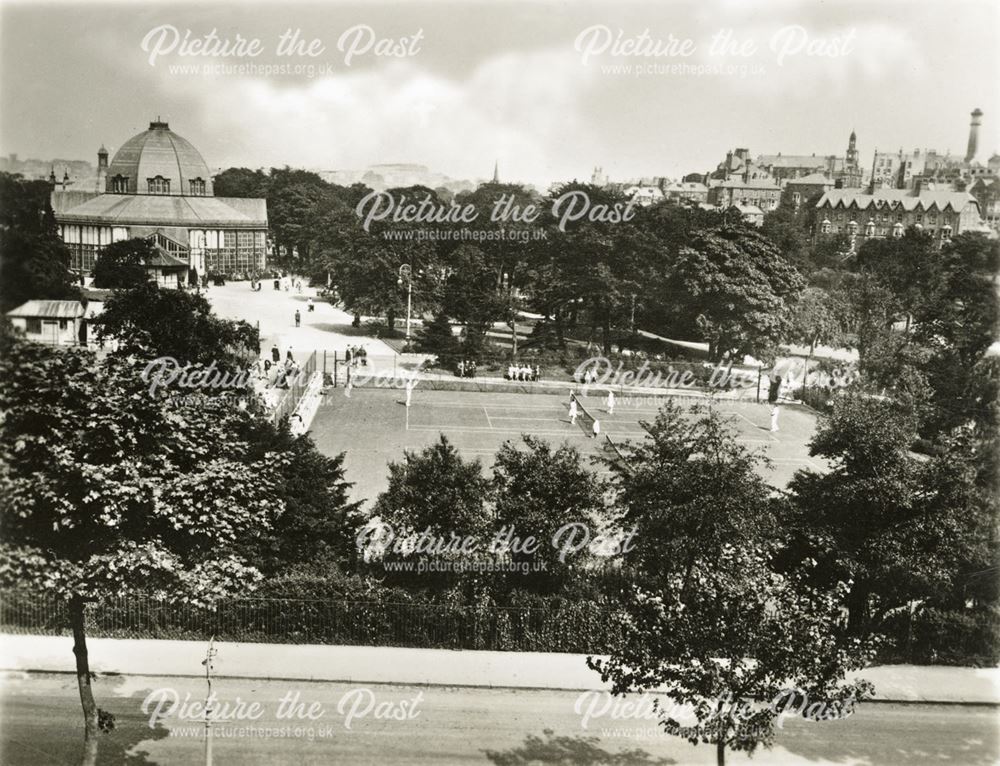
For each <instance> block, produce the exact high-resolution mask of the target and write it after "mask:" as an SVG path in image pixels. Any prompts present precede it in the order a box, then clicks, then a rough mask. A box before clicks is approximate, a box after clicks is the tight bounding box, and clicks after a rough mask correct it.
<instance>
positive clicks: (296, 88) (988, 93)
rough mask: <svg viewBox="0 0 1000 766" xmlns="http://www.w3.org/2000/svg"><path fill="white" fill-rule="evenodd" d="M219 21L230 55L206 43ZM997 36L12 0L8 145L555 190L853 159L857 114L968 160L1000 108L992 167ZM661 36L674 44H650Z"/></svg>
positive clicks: (580, 14) (884, 1)
mask: <svg viewBox="0 0 1000 766" xmlns="http://www.w3.org/2000/svg"><path fill="white" fill-rule="evenodd" d="M213 30H214V33H215V35H216V37H217V38H220V39H221V40H222V41H223V42H225V43H228V44H229V46H230V50H229V51H221V50H215V51H210V52H212V53H215V54H222V53H228V55H214V56H204V55H199V54H198V51H197V48H196V45H197V41H203V40H204V39H205V37H206V36H207V35H209V34H210V33H212V32H213ZM296 30H299V39H301V40H302V41H303V44H302V46H301V47H300V48H298V49H295V50H292V51H291V52H290V54H291V55H284V56H279V55H278V52H277V47H278V43H279V39H280V38H281V36H282V35H283V34H284V33H286V32H289V31H292V32H294V31H296ZM351 30H354V31H351ZM998 36H1000V3H997V2H995V1H994V0H960V1H958V2H956V1H955V0H935V2H926V0H915V1H913V0H910V1H907V2H902V0H900V1H899V2H895V1H890V0H881V1H874V0H865V1H864V2H850V1H849V0H847V1H845V0H840V1H838V2H812V1H808V2H807V1H805V0H803V1H801V2H791V1H789V0H770V1H769V2H762V1H760V0H758V1H757V2H745V1H744V0H697V1H696V2H655V3H654V2H641V3H630V2H620V1H616V2H612V1H610V0H609V1H608V2H600V3H574V2H538V0H534V1H533V2H530V3H529V2H522V3H516V2H466V3H451V2H413V1H412V0H410V1H408V2H396V3H390V2H365V3H363V4H361V3H323V4H318V3H313V4H300V5H297V4H292V3H278V2H273V3H263V2H255V3H241V4H238V5H237V4H232V5H221V4H212V3H206V2H201V3H197V4H187V3H182V2H170V3H155V4H143V3H135V2H130V3H128V4H125V3H113V4H94V3H82V2H76V3H67V4H59V3H39V2H31V3H27V2H24V3H11V2H2V4H0V153H3V154H8V153H12V152H15V153H17V154H19V155H20V156H21V157H22V158H24V157H39V158H46V159H47V158H52V157H61V158H70V159H75V158H80V159H89V160H91V161H93V157H94V154H95V152H96V149H97V147H98V146H99V145H100V144H101V143H104V144H105V145H106V146H107V147H108V148H109V149H110V150H111V151H112V152H114V150H115V149H116V148H117V147H118V146H120V145H121V144H122V143H123V142H124V141H125V140H127V139H128V138H129V137H130V136H132V135H133V134H135V133H137V132H139V131H141V130H143V129H145V128H146V127H147V124H148V123H149V121H150V120H152V119H155V118H156V117H157V116H158V115H159V116H161V117H162V118H163V119H164V120H168V121H169V122H170V125H171V128H173V129H174V130H175V131H176V132H178V133H179V134H180V135H182V136H184V137H185V138H187V139H189V140H190V141H191V142H192V143H194V144H195V146H197V147H198V148H199V149H200V150H201V151H202V154H203V155H204V156H205V158H206V160H207V161H208V163H209V165H210V166H213V167H226V166H230V165H245V166H249V167H269V166H273V165H285V164H288V165H292V166H303V167H309V168H313V169H320V170H334V169H356V168H364V167H366V166H368V165H371V164H376V163H393V162H414V163H421V164H425V165H428V166H429V167H431V168H432V169H434V170H438V171H440V172H443V173H446V174H448V175H451V176H453V177H456V178H483V177H486V176H488V175H490V174H491V173H492V168H493V163H494V160H498V161H499V164H500V170H501V176H502V177H503V178H504V180H521V181H526V182H531V183H535V184H538V185H539V186H542V187H545V186H547V185H548V183H549V182H551V181H553V180H565V179H570V178H580V179H584V178H589V176H590V173H591V171H592V170H593V168H594V166H596V165H600V166H603V168H604V169H605V171H606V172H607V173H608V174H609V175H610V176H611V178H613V179H615V178H619V179H625V178H630V177H635V176H639V175H668V176H678V175H680V174H683V173H686V172H694V171H698V172H704V171H706V170H708V169H711V168H714V167H715V165H716V164H717V163H718V162H719V161H720V160H721V159H722V157H723V156H724V155H725V152H726V150H727V149H729V148H733V147H736V146H740V147H748V148H750V150H751V151H752V152H753V153H754V154H757V153H777V152H779V151H780V152H783V153H787V154H793V153H799V154H811V153H813V152H815V153H817V154H829V153H834V152H836V153H838V154H843V150H844V147H845V145H846V142H847V136H848V134H849V133H850V131H851V129H852V128H853V129H855V130H856V131H857V133H858V140H859V147H860V149H861V152H862V158H863V160H865V161H867V162H870V161H871V152H872V151H873V150H874V149H876V148H878V149H882V150H896V149H899V148H900V147H903V148H906V149H907V150H912V149H914V148H917V147H920V148H936V149H938V150H939V151H945V150H951V151H952V152H953V153H959V154H963V153H964V151H965V145H966V141H967V137H968V123H969V112H970V111H971V110H972V109H973V108H976V107H979V108H981V109H982V110H983V112H984V113H985V117H984V124H983V130H982V133H981V140H980V155H979V156H980V158H981V159H985V158H986V157H988V156H989V155H990V154H992V153H993V152H995V151H998V150H1000V93H998V89H997V88H996V72H997V71H998V70H1000V61H998V50H1000V46H998V42H1000V40H998ZM237 37H240V38H242V39H243V40H244V41H253V40H256V41H258V42H257V43H256V50H257V51H258V52H257V54H256V55H250V53H252V50H250V51H248V49H247V46H248V44H245V45H244V48H243V50H242V51H240V50H235V49H234V48H236V47H237V46H236V42H237ZM185 38H186V39H187V41H188V46H187V47H186V48H185V47H184V45H183V43H184V40H185ZM313 40H316V41H318V42H316V43H312V44H313V46H314V47H313V48H312V53H313V54H316V55H309V52H308V50H307V49H308V46H309V44H310V43H311V42H312V41H313ZM713 40H714V41H715V42H716V45H717V48H716V50H715V51H713V50H712V43H713ZM644 41H648V42H646V43H645V46H646V48H645V49H643V44H644ZM192 42H194V43H195V44H194V45H192V44H191V43H192ZM722 43H727V44H726V45H725V48H724V50H722V51H720V50H719V49H718V46H719V45H721V44H722ZM616 46H617V47H616ZM203 47H204V46H203ZM650 47H658V49H659V51H660V53H661V54H663V55H659V56H650V55H634V53H642V54H645V53H649V52H650V51H649V48H650ZM352 49H353V50H355V53H354V54H353V55H352V56H351V58H350V61H348V60H347V58H348V57H347V54H348V52H349V51H351V50H352ZM636 49H638V50H636ZM630 50H631V51H633V53H630ZM376 51H379V52H380V53H383V54H392V53H399V52H402V53H404V54H405V55H400V56H396V55H376ZM241 52H242V53H243V54H245V55H242V56H241V55H237V54H238V53H241ZM220 67H230V68H237V67H244V70H243V71H242V72H240V71H234V69H221V68H220ZM250 67H256V71H251V70H250V69H249V68H250ZM266 67H284V69H283V70H282V71H277V72H275V71H271V72H267V71H265V68H266ZM682 67H683V69H682ZM310 72H311V76H310Z"/></svg>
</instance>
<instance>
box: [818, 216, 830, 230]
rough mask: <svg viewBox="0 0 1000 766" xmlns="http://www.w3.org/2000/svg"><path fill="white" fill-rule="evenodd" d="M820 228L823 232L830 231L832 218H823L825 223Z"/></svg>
mask: <svg viewBox="0 0 1000 766" xmlns="http://www.w3.org/2000/svg"><path fill="white" fill-rule="evenodd" d="M819 230H820V232H821V233H822V234H829V233H830V220H829V219H828V218H824V219H823V223H821V224H820V225H819Z"/></svg>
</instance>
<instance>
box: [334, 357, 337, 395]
mask: <svg viewBox="0 0 1000 766" xmlns="http://www.w3.org/2000/svg"><path fill="white" fill-rule="evenodd" d="M333 387H334V388H336V387H337V352H336V351H334V352H333Z"/></svg>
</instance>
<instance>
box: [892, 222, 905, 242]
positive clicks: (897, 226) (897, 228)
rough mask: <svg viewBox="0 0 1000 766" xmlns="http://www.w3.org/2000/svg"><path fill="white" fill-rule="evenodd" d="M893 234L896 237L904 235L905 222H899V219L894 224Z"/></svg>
mask: <svg viewBox="0 0 1000 766" xmlns="http://www.w3.org/2000/svg"><path fill="white" fill-rule="evenodd" d="M892 236H893V237H895V238H896V239H899V238H900V237H902V236H903V224H901V223H899V222H898V221H897V222H896V223H894V224H893V226H892Z"/></svg>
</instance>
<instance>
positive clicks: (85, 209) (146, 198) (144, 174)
mask: <svg viewBox="0 0 1000 766" xmlns="http://www.w3.org/2000/svg"><path fill="white" fill-rule="evenodd" d="M97 165H98V179H97V189H95V190H94V191H79V190H73V191H70V190H66V189H65V188H64V189H54V190H53V192H52V208H53V210H54V212H55V217H56V222H57V223H58V225H59V233H60V235H61V236H62V239H63V241H64V242H65V243H66V245H67V246H68V247H69V250H70V253H71V257H72V261H71V267H72V269H73V270H74V271H76V272H78V273H81V274H87V273H89V272H90V271H92V270H93V268H94V262H95V260H96V259H97V255H98V253H99V252H100V251H101V249H102V248H104V247H106V246H107V245H109V244H111V243H112V242H117V241H119V240H124V239H133V238H136V237H142V238H146V239H150V240H151V241H152V242H153V243H154V245H156V249H157V252H158V254H159V259H160V260H162V262H163V263H162V264H159V265H162V267H163V271H164V273H165V272H167V271H171V272H175V273H178V276H180V275H181V274H182V273H183V272H184V271H185V269H186V272H187V273H186V274H185V275H184V276H185V277H186V278H187V279H184V280H183V281H187V280H188V279H190V278H192V277H194V276H202V275H205V274H207V273H221V274H227V275H233V274H246V275H251V274H255V273H259V272H261V271H263V269H264V268H265V267H266V264H267V203H266V200H263V199H244V198H235V197H216V196H214V193H213V188H212V174H211V172H210V171H209V169H208V165H207V164H206V163H205V160H204V158H203V157H202V156H201V154H200V153H199V152H198V150H197V149H195V147H194V146H192V145H191V143H190V142H188V141H187V140H185V139H184V138H181V137H180V136H179V135H177V134H176V133H174V132H173V131H172V130H170V126H169V125H168V124H167V123H166V122H160V121H156V122H151V123H149V130H146V131H144V132H142V133H140V134H139V135H137V136H133V137H132V138H130V139H129V140H128V141H126V142H125V143H124V144H123V145H122V146H121V148H120V149H119V150H118V151H117V152H116V153H115V155H114V157H113V158H112V159H111V162H110V163H109V162H108V151H107V150H106V149H105V148H104V147H103V146H102V147H101V148H100V150H99V151H98V153H97ZM147 265H148V264H147Z"/></svg>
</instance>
